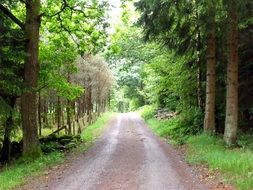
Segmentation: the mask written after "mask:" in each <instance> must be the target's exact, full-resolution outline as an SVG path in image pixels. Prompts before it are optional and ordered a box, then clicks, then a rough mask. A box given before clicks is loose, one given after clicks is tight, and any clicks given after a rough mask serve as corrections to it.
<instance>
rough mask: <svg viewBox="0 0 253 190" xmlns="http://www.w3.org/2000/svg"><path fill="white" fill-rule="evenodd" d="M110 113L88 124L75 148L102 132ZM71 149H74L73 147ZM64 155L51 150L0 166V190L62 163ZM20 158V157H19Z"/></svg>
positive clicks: (86, 147)
mask: <svg viewBox="0 0 253 190" xmlns="http://www.w3.org/2000/svg"><path fill="white" fill-rule="evenodd" d="M112 115H113V114H112V113H105V114H103V115H102V116H101V117H100V118H98V120H97V121H96V122H95V123H93V124H92V125H90V126H88V127H87V128H86V129H85V130H84V131H83V132H82V134H81V137H82V139H83V141H84V143H82V144H81V145H80V146H79V147H78V148H77V149H78V150H79V151H84V150H87V149H88V147H90V145H91V144H92V143H93V142H94V141H95V139H96V138H97V137H99V136H100V135H101V133H102V132H103V129H104V128H103V126H105V124H106V122H107V121H108V120H109V119H110V118H111V117H112ZM73 151H76V150H75V149H74V150H73ZM65 159H66V155H65V154H64V153H62V152H58V151H56V152H53V153H50V154H47V155H42V156H41V157H40V158H38V159H36V160H35V161H33V162H27V163H25V162H20V161H19V160H17V161H16V162H15V163H14V164H12V165H10V166H6V167H4V168H2V171H0V190H10V189H13V188H14V187H17V186H18V185H21V184H22V183H24V182H25V181H26V179H27V177H29V176H38V175H40V174H41V173H42V172H43V171H44V170H45V169H46V168H48V167H49V166H53V165H56V164H60V163H63V162H64V161H65ZM20 160H22V158H21V159H20Z"/></svg>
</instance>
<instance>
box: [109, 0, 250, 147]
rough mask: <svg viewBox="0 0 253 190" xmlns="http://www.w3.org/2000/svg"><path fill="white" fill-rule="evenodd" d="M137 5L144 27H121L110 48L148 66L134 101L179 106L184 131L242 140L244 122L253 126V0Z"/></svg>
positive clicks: (247, 127) (143, 68)
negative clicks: (240, 134)
mask: <svg viewBox="0 0 253 190" xmlns="http://www.w3.org/2000/svg"><path fill="white" fill-rule="evenodd" d="M135 7H136V9H137V10H138V12H139V13H140V17H139V19H138V21H137V25H139V28H136V26H135V27H132V28H131V29H129V30H128V33H127V32H125V31H124V30H119V31H118V34H116V35H115V36H114V40H115V43H114V44H113V45H112V46H111V49H110V51H109V54H110V55H113V56H111V60H113V59H115V57H116V59H117V60H124V59H125V58H128V57H131V58H130V59H132V61H130V62H129V64H128V66H129V67H128V70H131V69H132V68H133V65H134V66H135V67H136V66H138V65H140V66H139V72H138V73H139V78H138V81H137V82H135V83H134V85H135V87H137V89H138V90H136V91H135V92H136V93H135V94H134V97H133V98H131V101H133V100H134V102H135V103H134V104H136V106H134V107H138V106H141V105H143V103H148V104H158V106H159V107H166V108H168V109H169V110H171V111H177V112H178V113H180V116H181V118H182V119H181V122H182V123H181V125H180V126H179V127H178V129H177V130H178V133H188V134H189V133H196V132H198V131H200V130H202V129H204V131H205V132H206V133H210V134H213V133H216V132H217V133H222V134H224V140H225V141H226V143H227V145H229V146H232V145H235V144H236V139H237V133H238V128H239V129H241V131H249V130H250V129H252V105H253V101H252V100H251V97H252V95H253V91H252V85H253V84H252V77H251V74H250V73H251V71H252V63H253V59H252V52H253V51H252V50H253V46H252V44H253V43H252V42H253V39H252V33H253V23H252V16H253V14H252V10H253V4H252V1H250V0H246V1H243V2H242V1H240V2H239V1H236V0H230V1H172V0H165V1H164V0H163V1H160V0H156V1H145V0H140V1H138V2H136V3H135ZM127 16H128V17H131V16H130V15H127V14H126V13H125V14H124V15H123V22H124V25H128V26H129V25H131V23H129V22H125V18H126V17H127ZM143 32H144V35H143ZM118 35H122V36H123V39H124V40H120V39H119V38H118ZM143 38H144V39H145V41H146V42H148V43H146V44H145V43H144V42H143V40H142V39H143ZM126 52H128V55H126V54H127V53H126ZM135 63H138V64H135ZM132 78H134V76H133V75H132ZM134 85H132V88H134ZM123 86H124V85H123ZM126 92H130V91H128V90H127V89H126ZM132 95H133V94H132ZM238 126H239V127H238Z"/></svg>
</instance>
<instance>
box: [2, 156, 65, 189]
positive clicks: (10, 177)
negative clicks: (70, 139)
mask: <svg viewBox="0 0 253 190" xmlns="http://www.w3.org/2000/svg"><path fill="white" fill-rule="evenodd" d="M63 161H64V154H63V153H61V152H54V153H50V154H48V155H42V156H41V157H40V158H38V159H36V160H35V161H33V162H29V163H25V162H19V161H17V162H16V163H15V164H13V165H12V166H6V167H4V168H3V169H2V170H3V171H2V172H1V173H0V190H8V189H12V188H13V187H15V186H17V185H20V184H22V183H23V182H24V181H25V179H26V177H28V176H31V175H33V176H36V175H38V174H39V173H40V171H41V170H42V169H44V168H45V167H48V166H51V165H54V164H59V163H61V162H63Z"/></svg>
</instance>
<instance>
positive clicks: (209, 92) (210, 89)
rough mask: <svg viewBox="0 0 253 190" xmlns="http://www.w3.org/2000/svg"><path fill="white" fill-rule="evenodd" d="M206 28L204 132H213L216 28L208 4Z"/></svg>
mask: <svg viewBox="0 0 253 190" xmlns="http://www.w3.org/2000/svg"><path fill="white" fill-rule="evenodd" d="M208 10H209V13H210V14H209V18H208V26H209V27H210V30H209V31H208V34H207V53H206V56H207V57H206V59H207V69H206V102H205V118H204V132H206V133H214V132H215V88H216V85H215V83H216V77H215V75H216V55H215V54H216V39H215V38H216V35H215V34H216V31H215V30H216V27H215V4H214V2H213V1H210V2H209V6H208Z"/></svg>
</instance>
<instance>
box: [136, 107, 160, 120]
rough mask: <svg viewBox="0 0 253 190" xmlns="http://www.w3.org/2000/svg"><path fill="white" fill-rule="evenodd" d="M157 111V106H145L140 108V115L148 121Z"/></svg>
mask: <svg viewBox="0 0 253 190" xmlns="http://www.w3.org/2000/svg"><path fill="white" fill-rule="evenodd" d="M156 109H157V106H155V105H145V106H142V107H141V108H139V114H140V115H141V117H143V118H144V119H145V120H148V119H151V118H153V117H154V115H155V111H156Z"/></svg>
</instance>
